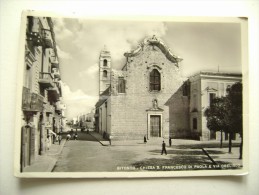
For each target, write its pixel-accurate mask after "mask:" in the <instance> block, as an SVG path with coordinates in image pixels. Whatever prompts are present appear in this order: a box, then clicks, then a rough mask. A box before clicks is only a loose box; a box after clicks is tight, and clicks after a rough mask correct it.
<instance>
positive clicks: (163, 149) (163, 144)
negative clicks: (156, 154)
mask: <svg viewBox="0 0 259 195" xmlns="http://www.w3.org/2000/svg"><path fill="white" fill-rule="evenodd" d="M165 146H166V145H165V142H164V141H163V143H162V151H161V155H162V154H164V152H165V155H167V152H166V148H165Z"/></svg>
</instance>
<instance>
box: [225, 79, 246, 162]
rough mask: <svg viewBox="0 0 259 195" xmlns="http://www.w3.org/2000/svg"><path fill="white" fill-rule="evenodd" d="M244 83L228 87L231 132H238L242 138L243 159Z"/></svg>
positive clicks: (231, 133) (241, 151)
mask: <svg viewBox="0 0 259 195" xmlns="http://www.w3.org/2000/svg"><path fill="white" fill-rule="evenodd" d="M242 89H243V87H242V83H240V82H238V83H235V84H234V85H232V86H231V87H229V88H228V89H227V93H228V94H227V99H228V104H227V107H228V120H229V133H230V135H231V136H232V135H233V133H238V134H239V135H240V138H241V144H240V152H239V154H240V156H239V158H240V159H242V157H243V156H242V153H243V98H242Z"/></svg>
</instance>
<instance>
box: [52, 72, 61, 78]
mask: <svg viewBox="0 0 259 195" xmlns="http://www.w3.org/2000/svg"><path fill="white" fill-rule="evenodd" d="M53 75H54V78H55V79H61V77H60V73H59V71H58V70H54V71H53Z"/></svg>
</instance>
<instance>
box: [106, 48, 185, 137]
mask: <svg viewBox="0 0 259 195" xmlns="http://www.w3.org/2000/svg"><path fill="white" fill-rule="evenodd" d="M153 69H157V70H158V71H159V73H160V75H161V90H160V91H158V92H151V91H150V89H149V75H150V72H151V71H152V70H153ZM124 70H125V71H114V72H113V74H112V79H111V87H112V95H111V108H112V109H111V133H112V136H113V137H114V139H143V137H144V136H145V135H147V134H148V133H149V132H148V112H149V114H150V113H151V114H152V112H154V113H155V112H157V111H155V110H154V111H152V107H153V101H154V99H156V100H157V103H158V108H159V109H161V110H162V111H161V110H160V111H159V112H162V119H161V120H162V122H161V123H162V124H161V126H162V136H163V137H169V123H170V122H169V120H170V118H169V107H168V106H167V105H166V102H167V101H168V100H169V98H170V97H171V96H172V94H174V93H175V92H176V91H177V90H178V89H179V87H180V86H181V85H182V83H183V80H182V78H181V76H180V71H179V68H178V67H177V66H176V64H174V63H173V62H171V61H169V60H168V59H167V58H166V56H165V55H164V54H163V53H162V52H161V50H160V49H159V48H158V47H156V46H151V45H147V46H145V47H144V49H143V51H142V52H141V53H140V54H138V55H136V56H134V57H130V58H128V62H127V67H126V68H125V69H124ZM119 77H124V78H125V80H126V93H125V94H119V93H117V92H118V91H117V83H118V78H119ZM150 109H151V111H148V110H150Z"/></svg>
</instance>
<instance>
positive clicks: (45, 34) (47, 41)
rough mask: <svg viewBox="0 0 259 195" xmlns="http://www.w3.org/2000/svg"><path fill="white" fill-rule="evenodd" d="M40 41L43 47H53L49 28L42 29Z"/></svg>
mask: <svg viewBox="0 0 259 195" xmlns="http://www.w3.org/2000/svg"><path fill="white" fill-rule="evenodd" d="M42 42H43V44H44V46H45V48H53V41H52V37H51V31H50V30H48V29H42Z"/></svg>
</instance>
